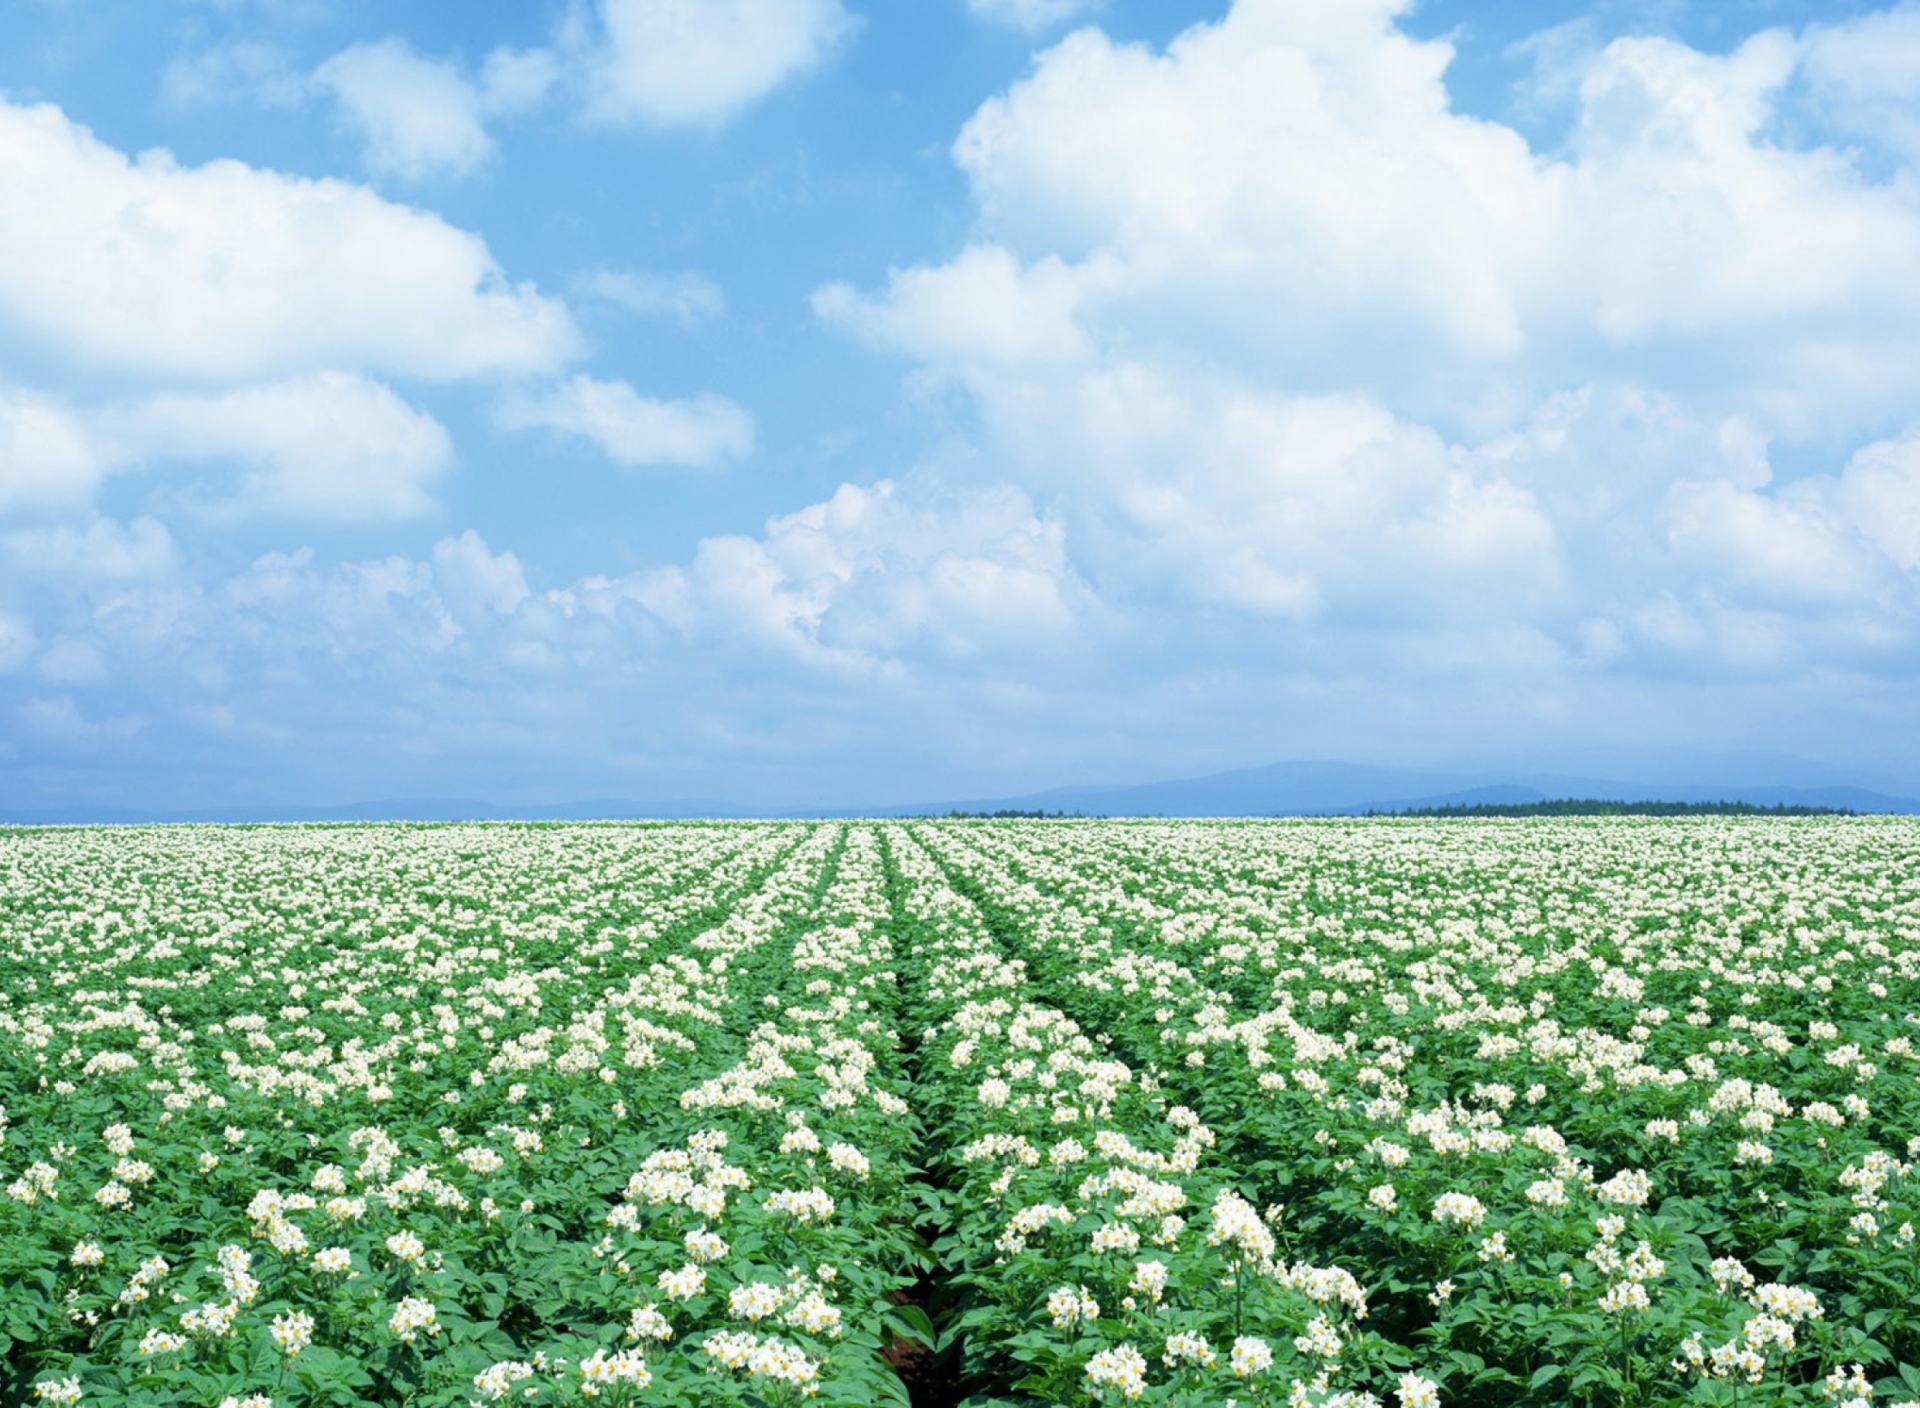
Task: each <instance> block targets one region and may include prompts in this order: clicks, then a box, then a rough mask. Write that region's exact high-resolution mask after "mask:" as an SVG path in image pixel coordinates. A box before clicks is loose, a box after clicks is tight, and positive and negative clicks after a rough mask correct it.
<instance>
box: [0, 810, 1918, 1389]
mask: <svg viewBox="0 0 1920 1408" xmlns="http://www.w3.org/2000/svg"><path fill="white" fill-rule="evenodd" d="M1917 979H1920V825H1915V824H1914V823H1910V822H1906V821H1899V820H1882V819H1858V820H1856V819H1825V818H1823V819H1809V820H1777V819H1752V818H1740V819H1705V820H1700V819H1686V820H1658V821H1634V820H1605V821H1574V820H1567V821H1532V820H1530V821H1526V822H1503V821H1440V822H1436V821H1423V822H1409V821H1389V820H1364V821H1363V820H1354V821H1311V822H1306V821H1302V822H1220V823H1212V822H1207V823H1200V822H1193V823H1185V822H1092V821H1088V822H1077V821H1028V822H1018V821H1016V822H1006V821H999V822H974V821H959V820H951V821H937V822H929V821H904V822H873V823H864V822H851V823H825V822H804V823H802V822H795V823H738V824H736V823H711V824H684V825H681V824H675V825H665V824H661V825H624V824H623V825H567V826H552V825H543V826H535V825H488V826H432V827H429V826H394V827H371V826H367V827H362V826H350V827H349V826H342V827H318V826H316V827H266V828H180V829H166V828H153V829H125V830H41V831H14V832H7V833H0V1104H4V1107H5V1108H4V1111H3V1112H0V1365H3V1366H4V1368H0V1408H11V1405H15V1404H23V1403H27V1404H40V1403H50V1404H60V1403H76V1402H78V1403H85V1404H99V1405H109V1404H111V1405H120V1404H127V1405H132V1404H140V1405H148V1404H152V1405H173V1404H180V1405H205V1408H260V1405H265V1404H272V1405H308V1404H313V1405H322V1404H329V1405H331V1404H338V1405H351V1404H382V1405H385V1404H401V1403H414V1404H422V1405H426V1404H433V1405H465V1404H479V1405H486V1404H493V1403H505V1402H513V1403H522V1404H526V1403H540V1404H557V1403H577V1402H586V1401H592V1402H595V1403H604V1404H613V1405H618V1404H656V1403H657V1404H680V1405H692V1404H721V1403H740V1404H793V1403H800V1402H803V1401H807V1400H812V1401H813V1402H815V1403H822V1404H825V1403H833V1404H877V1405H885V1404H895V1405H905V1404H908V1403H913V1404H940V1405H952V1404H958V1403H960V1402H962V1401H968V1402H971V1403H973V1404H975V1405H983V1406H984V1405H988V1404H1016V1403H1030V1404H1031V1403H1047V1404H1102V1405H1106V1404H1118V1403H1126V1402H1140V1403H1155V1404H1180V1405H1200V1404H1210V1405H1212V1404H1241V1405H1245V1404H1264V1405H1281V1404H1285V1405H1290V1406H1291V1405H1339V1406H1340V1408H1358V1405H1394V1406H1395V1408H1431V1405H1434V1404H1439V1403H1445V1404H1462V1405H1465V1404H1473V1405H1482V1404H1485V1405H1547V1404H1561V1403H1569V1404H1580V1405H1591V1408H1603V1406H1606V1408H1610V1406H1611V1405H1629V1404H1665V1403H1675V1402H1692V1403H1713V1404H1726V1405H1733V1404H1740V1405H1755V1406H1756V1408H1757V1405H1771V1404H1822V1405H1833V1408H1840V1406H1841V1405H1852V1408H1859V1406H1860V1405H1865V1404H1868V1403H1871V1404H1873V1405H1875V1408H1886V1405H1889V1404H1902V1403H1908V1404H1910V1403H1913V1402H1915V1401H1920V1236H1917V1235H1916V1228H1915V1223H1916V1221H1920V1177H1916V1175H1915V1172H1914V1168H1913V1165H1912V1163H1911V1162H1910V1160H1913V1159H1915V1158H1916V1157H1920V1049H1917V1048H1916V1041H1920V1031H1916V1025H1920V1001H1916V998H1917V997H1920V983H1917V981H1916V980H1917Z"/></svg>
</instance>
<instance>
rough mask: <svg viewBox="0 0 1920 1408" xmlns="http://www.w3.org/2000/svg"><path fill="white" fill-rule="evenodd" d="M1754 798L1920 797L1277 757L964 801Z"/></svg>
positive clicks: (1289, 804) (1311, 811)
mask: <svg viewBox="0 0 1920 1408" xmlns="http://www.w3.org/2000/svg"><path fill="white" fill-rule="evenodd" d="M1561 797H1582V798H1592V799H1595V800H1598V801H1610V802H1751V803H1753V804H1754V805H1756V806H1776V805H1780V804H1782V803H1785V804H1787V805H1797V806H1809V807H1844V808H1846V809H1848V810H1851V811H1857V812H1894V813H1900V814H1906V815H1911V814H1920V798H1915V797H1904V796H1897V795H1892V794H1889V793H1885V792H1879V791H1875V790H1872V789H1871V788H1866V787H1859V786H1851V785H1828V786H1791V787H1790V786H1783V785H1779V784H1772V785H1764V784H1763V785H1756V784H1753V783H1740V782H1718V781H1709V782H1689V783H1672V782H1635V781H1622V780H1620V779H1618V778H1597V777H1562V776H1555V775H1552V774H1541V773H1519V774H1516V773H1494V774H1488V773H1481V774H1478V775H1475V774H1472V773H1447V772H1422V771H1417V770H1414V769H1410V768H1385V767H1371V766H1366V765H1363V764H1356V763H1276V764H1274V765H1272V766H1271V767H1264V768H1243V769H1240V770H1238V771H1234V772H1221V773H1214V774H1212V775H1210V776H1207V777H1195V778H1183V779H1180V780H1178V781H1173V782H1154V783H1146V784H1144V785H1137V786H1121V787H1060V788H1054V789H1053V790H1051V791H1047V792H1033V793H1028V794H1027V795H1025V796H1019V797H1001V798H993V799H990V800H986V801H974V802H962V803H957V804H955V806H954V807H952V808H950V809H935V808H929V809H927V810H957V811H969V812H995V811H1049V812H1079V813H1081V814H1083V815H1086V816H1191V817H1206V816H1339V815H1356V814H1359V813H1363V812H1394V811H1406V810H1408V809H1409V808H1415V807H1442V806H1460V805H1464V804H1471V803H1474V802H1543V801H1546V800H1548V799H1550V798H1561Z"/></svg>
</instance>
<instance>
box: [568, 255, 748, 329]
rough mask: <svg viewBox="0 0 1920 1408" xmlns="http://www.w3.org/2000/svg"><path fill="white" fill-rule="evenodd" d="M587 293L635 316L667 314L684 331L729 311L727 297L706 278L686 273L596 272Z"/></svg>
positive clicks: (629, 270) (625, 270)
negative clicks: (683, 328) (637, 314)
mask: <svg viewBox="0 0 1920 1408" xmlns="http://www.w3.org/2000/svg"><path fill="white" fill-rule="evenodd" d="M583 285H584V287H585V289H586V291H587V292H589V293H591V294H593V295H595V296H596V297H599V298H604V299H606V300H607V301H608V302H609V303H617V304H619V305H620V306H621V307H622V308H625V309H627V310H628V311H629V312H633V313H664V314H666V315H667V316H669V317H671V318H673V319H675V320H676V321H678V322H679V324H680V325H681V326H682V327H687V328H692V327H698V326H699V325H700V324H701V323H704V322H709V321H711V320H712V319H714V318H717V317H719V316H720V315H721V314H722V313H724V312H726V311H727V296H726V293H725V291H724V290H722V289H721V287H720V285H719V284H717V283H715V282H714V281H713V280H712V279H710V278H708V277H707V276H706V275H705V274H701V273H697V272H694V271H691V270H685V271H682V272H680V273H677V274H656V273H650V272H647V271H645V270H636V269H596V270H595V271H594V272H593V273H592V274H590V275H589V276H588V277H587V278H586V279H585V280H584V281H583Z"/></svg>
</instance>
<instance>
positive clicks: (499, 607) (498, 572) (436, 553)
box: [433, 528, 531, 619]
mask: <svg viewBox="0 0 1920 1408" xmlns="http://www.w3.org/2000/svg"><path fill="white" fill-rule="evenodd" d="M433 575H434V580H435V581H437V582H438V583H439V585H440V592H441V594H442V595H443V596H444V597H446V599H447V601H448V602H449V603H450V604H451V605H452V607H453V609H454V613H455V614H456V615H458V616H462V617H464V618H468V619H471V618H473V617H476V616H479V615H481V614H482V613H484V612H492V613H494V614H496V615H505V614H506V613H508V612H511V611H512V610H513V609H514V608H515V607H517V606H518V605H519V604H520V603H521V602H523V601H525V600H526V599H527V597H528V596H530V595H531V593H530V592H529V591H528V590H527V574H526V572H525V570H524V569H523V568H522V567H521V566H520V559H519V558H517V557H515V556H514V555H513V554H512V553H510V552H503V553H495V552H493V551H492V550H490V549H489V548H488V547H487V544H486V540H485V539H483V538H482V537H481V536H480V535H479V534H478V533H476V532H474V531H473V530H472V529H471V528H469V529H468V530H467V531H466V532H464V533H462V534H461V535H460V536H459V537H457V538H442V539H441V540H440V541H439V542H437V543H435V544H434V545H433Z"/></svg>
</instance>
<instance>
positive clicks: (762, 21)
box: [591, 0, 856, 126]
mask: <svg viewBox="0 0 1920 1408" xmlns="http://www.w3.org/2000/svg"><path fill="white" fill-rule="evenodd" d="M599 19H600V24H601V26H602V27H603V28H604V30H605V46H604V48H603V49H601V50H600V51H599V52H598V53H597V54H596V55H594V57H593V58H592V60H591V62H592V65H593V73H592V87H593V108H594V111H595V113H596V114H597V115H598V116H599V117H600V118H602V119H603V120H608V121H621V120H638V121H642V122H647V123H651V124H655V125H660V126H671V125H677V124H713V123H718V122H722V121H724V120H725V119H727V118H729V117H731V116H732V115H733V114H734V113H736V112H738V111H739V110H740V109H742V108H744V107H746V106H748V105H749V104H751V103H753V102H754V101H756V100H757V99H759V98H762V97H764V96H765V95H766V94H768V93H769V92H771V91H772V90H773V89H775V88H776V87H778V86H779V85H780V84H781V83H783V82H784V81H785V80H786V79H787V78H789V77H791V76H792V75H794V74H796V73H800V72H803V71H805V70H807V69H809V68H812V67H813V66H814V65H816V64H818V63H819V62H820V61H821V60H822V59H823V58H825V57H826V55H827V54H828V53H829V52H830V51H831V50H832V49H833V48H834V46H835V45H837V44H838V43H839V42H840V41H841V40H842V39H844V38H845V37H846V36H847V35H849V34H850V33H852V31H853V29H854V28H855V25H856V21H855V20H854V18H853V16H852V15H850V14H849V13H848V12H847V10H846V8H845V7H844V6H843V5H842V4H841V3H840V0H600V7H599Z"/></svg>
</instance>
